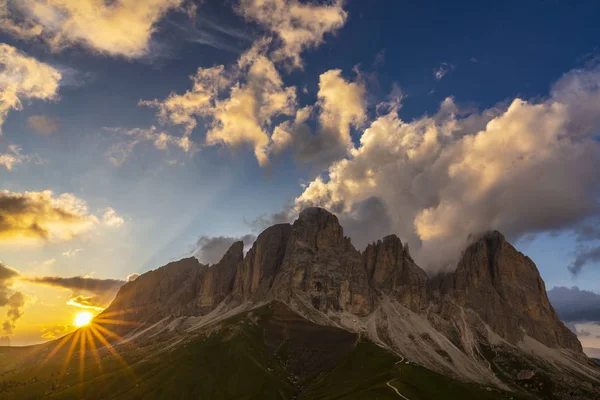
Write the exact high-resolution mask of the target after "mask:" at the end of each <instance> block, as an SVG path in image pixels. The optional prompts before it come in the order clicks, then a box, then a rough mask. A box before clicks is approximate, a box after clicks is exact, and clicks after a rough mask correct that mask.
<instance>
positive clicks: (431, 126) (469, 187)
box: [296, 70, 600, 267]
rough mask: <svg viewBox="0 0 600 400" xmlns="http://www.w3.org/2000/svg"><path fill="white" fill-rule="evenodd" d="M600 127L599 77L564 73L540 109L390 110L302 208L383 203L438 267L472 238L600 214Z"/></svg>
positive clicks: (309, 192) (319, 181)
mask: <svg viewBox="0 0 600 400" xmlns="http://www.w3.org/2000/svg"><path fill="white" fill-rule="evenodd" d="M599 127H600V71H598V70H586V71H583V70H575V71H572V72H570V73H569V74H566V75H565V76H564V77H563V78H561V79H560V80H559V81H558V82H557V84H556V85H554V87H553V89H552V91H551V95H550V97H549V98H548V99H547V100H545V101H541V102H533V101H525V100H522V99H515V100H514V101H512V102H511V103H510V104H509V105H508V106H498V107H495V108H492V109H489V110H485V111H483V112H474V113H465V112H463V111H461V110H460V109H459V108H458V107H456V105H455V103H454V101H453V100H452V99H446V100H445V101H444V102H443V103H442V105H441V106H440V110H439V112H438V113H437V114H436V115H434V116H432V117H428V116H425V117H422V118H419V119H416V120H413V121H411V122H408V123H407V122H404V121H402V120H401V119H400V118H399V117H398V115H397V112H396V111H395V110H392V112H390V113H388V114H386V115H382V116H380V117H378V118H377V119H376V120H375V121H373V122H372V123H371V125H370V127H369V128H368V129H366V130H365V132H364V133H363V134H362V137H361V139H360V146H359V147H358V148H357V149H356V150H353V151H352V154H351V156H350V157H349V158H347V159H344V160H341V161H339V162H337V163H335V164H333V165H332V166H331V167H330V168H329V170H328V178H327V179H324V178H321V177H319V178H316V179H315V180H313V181H312V182H311V183H310V184H309V185H308V186H307V187H306V189H305V190H304V193H303V194H302V195H301V196H299V197H298V198H297V199H296V207H297V208H300V207H303V206H306V205H322V206H326V207H329V208H331V209H334V210H337V211H339V212H340V213H342V214H344V213H350V212H351V211H352V210H353V208H354V205H355V204H357V203H359V202H362V201H365V200H366V199H369V198H371V197H376V198H379V199H380V200H381V202H382V203H383V204H384V205H385V208H386V210H387V213H388V218H389V219H391V221H392V228H393V229H394V231H395V232H397V233H398V234H400V236H401V237H402V239H403V240H407V241H408V242H409V243H410V245H411V247H412V248H413V249H418V251H417V258H419V260H420V261H422V262H423V264H425V265H429V266H430V267H433V266H440V265H443V264H446V263H449V262H452V260H453V259H454V258H455V257H456V256H458V254H459V252H460V251H461V250H462V249H463V248H464V246H465V245H466V244H467V242H468V241H469V237H470V235H477V234H479V233H481V232H483V231H485V230H488V229H499V230H500V231H502V232H504V233H505V234H507V235H509V236H512V237H516V236H519V235H521V234H523V233H526V232H535V231H548V230H556V229H563V228H568V227H572V226H573V225H574V224H576V223H578V222H580V221H581V220H582V219H584V218H586V217H588V216H590V215H593V214H595V213H597V212H598V203H597V193H598V189H599V188H600V175H598V173H597V171H598V169H599V168H600V143H599V142H598V141H597V140H596V139H595V138H594V135H596V134H597V133H598V128H599ZM371 239H375V238H371Z"/></svg>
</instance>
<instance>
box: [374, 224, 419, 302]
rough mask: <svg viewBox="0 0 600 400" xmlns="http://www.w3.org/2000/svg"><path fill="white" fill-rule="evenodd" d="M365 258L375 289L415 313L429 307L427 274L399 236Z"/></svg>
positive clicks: (391, 237)
mask: <svg viewBox="0 0 600 400" xmlns="http://www.w3.org/2000/svg"><path fill="white" fill-rule="evenodd" d="M363 258H364V266H365V270H366V271H367V274H368V277H369V282H370V284H371V286H372V287H373V288H375V289H378V290H381V291H382V292H384V293H386V294H388V295H390V296H392V297H394V298H395V299H396V300H398V302H400V303H401V304H402V305H404V306H405V307H407V308H409V309H411V310H413V311H415V312H418V311H419V310H422V309H424V308H426V307H427V304H428V300H429V295H428V292H429V290H428V289H429V282H428V281H429V280H428V278H427V274H426V273H425V271H423V270H422V269H421V268H419V266H417V264H415V263H414V261H413V260H412V258H411V257H410V255H409V254H408V250H407V249H405V248H404V246H402V242H401V241H400V239H399V238H398V236H396V235H389V236H386V237H384V238H383V240H379V241H378V242H377V243H373V244H370V245H368V246H367V248H366V250H365V252H364V254H363Z"/></svg>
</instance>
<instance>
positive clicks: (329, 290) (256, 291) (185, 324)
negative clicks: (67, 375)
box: [100, 208, 600, 389]
mask: <svg viewBox="0 0 600 400" xmlns="http://www.w3.org/2000/svg"><path fill="white" fill-rule="evenodd" d="M177 263H182V264H181V266H182V267H181V269H178V268H176V267H175V265H178V264H177ZM167 267H168V270H169V271H170V274H174V275H178V276H179V277H178V278H177V277H169V279H166V282H167V283H164V282H159V281H160V280H161V279H164V277H163V275H164V274H165V273H164V272H161V269H162V268H167ZM162 268H159V269H157V270H154V271H149V272H148V273H146V274H143V275H142V276H140V277H139V278H138V279H137V280H136V281H133V282H130V283H127V284H126V285H125V286H124V287H123V288H122V289H121V290H120V291H119V293H118V294H117V297H116V298H115V301H114V302H113V303H112V304H111V305H110V306H109V307H108V308H107V310H106V311H105V312H104V313H103V314H106V315H110V314H112V313H115V314H119V313H120V314H123V318H124V319H127V320H131V321H137V322H140V323H141V326H139V327H134V328H132V327H131V326H127V325H118V326H115V328H116V329H118V330H119V333H120V334H122V335H124V336H125V337H128V336H132V335H140V334H153V333H152V332H158V331H161V330H162V331H164V330H165V329H172V327H173V324H175V325H178V326H180V328H178V329H186V330H193V329H196V328H195V327H198V326H204V325H206V324H208V323H211V321H213V322H214V321H218V320H219V319H220V318H221V317H222V316H223V315H234V314H235V313H238V312H242V311H244V310H248V309H252V308H253V307H256V306H257V305H260V304H266V303H269V302H272V301H280V302H282V303H284V304H287V305H288V306H289V307H290V308H291V309H292V310H294V312H296V313H298V314H299V315H302V316H303V317H304V318H306V319H308V320H310V321H312V322H315V323H317V324H321V325H330V326H335V327H339V328H342V329H345V330H347V331H350V332H355V333H358V334H360V335H363V336H365V337H368V338H369V339H370V340H373V341H374V342H375V343H378V344H379V345H381V346H383V347H385V348H387V349H389V350H391V351H393V352H395V353H397V354H402V355H403V356H406V357H409V358H410V359H411V360H414V362H416V363H418V364H420V365H423V366H424V367H426V368H429V369H431V370H433V371H436V372H439V373H442V374H445V375H448V376H451V377H454V378H456V379H460V380H465V381H472V382H477V383H479V384H486V385H492V386H496V387H499V388H502V389H506V388H509V387H514V385H517V386H519V385H522V384H528V383H523V382H521V381H519V378H518V377H519V373H521V375H520V376H521V377H522V376H524V375H528V374H529V373H528V372H527V373H522V371H529V370H530V369H531V371H539V372H537V373H539V374H541V373H542V372H541V371H542V370H543V367H542V366H543V365H544V364H545V363H548V362H549V363H550V364H551V365H552V368H553V369H555V370H557V371H560V370H561V369H565V370H569V371H572V373H573V374H574V376H575V375H576V376H585V377H586V378H585V379H590V380H592V381H596V382H600V375H599V374H598V371H597V370H593V369H592V368H591V367H590V365H589V360H588V359H587V357H585V355H584V354H583V352H582V348H581V344H580V343H579V341H578V340H577V338H576V336H575V335H574V334H573V333H572V332H570V331H569V330H568V329H567V328H566V327H565V326H564V324H562V322H560V320H559V319H558V317H557V316H556V313H555V312H554V309H553V308H552V305H551V304H550V302H549V301H548V298H547V295H546V292H545V286H544V283H543V280H542V279H541V276H540V275H539V271H538V270H537V267H536V266H535V264H534V263H533V262H532V261H531V260H530V259H529V258H528V257H526V256H525V255H523V254H522V253H520V252H518V251H517V250H516V249H515V248H514V247H513V246H512V245H510V243H508V242H507V241H506V239H505V238H504V236H502V235H501V234H500V233H499V232H497V231H492V232H489V233H486V234H485V235H483V236H482V237H481V238H480V239H478V240H476V241H475V242H474V243H472V244H471V245H470V246H469V247H468V248H467V249H466V250H465V252H464V253H463V255H462V257H461V260H460V261H459V263H458V264H457V268H456V270H455V271H454V272H452V273H447V274H445V275H440V276H435V277H431V278H430V277H429V276H427V274H426V273H425V271H424V270H423V269H421V268H420V267H419V266H418V265H417V264H416V263H415V262H414V260H413V259H412V257H410V254H409V252H408V248H407V246H405V245H403V244H402V242H401V241H400V239H399V238H398V237H397V236H395V235H389V236H386V237H385V238H383V239H382V240H379V241H377V242H374V243H372V244H370V245H368V246H367V248H366V249H365V250H364V251H363V252H362V253H361V252H359V251H358V250H356V249H355V248H354V246H353V245H352V243H351V241H350V239H349V238H347V237H345V236H344V234H343V228H342V227H341V225H340V224H339V221H338V219H337V217H336V216H335V215H333V214H331V213H329V212H328V211H326V210H324V209H320V208H308V209H305V210H304V211H302V212H301V213H300V215H299V217H298V219H297V220H296V221H295V222H294V223H293V224H279V225H274V226H272V227H269V228H267V229H266V230H265V231H264V232H262V233H261V234H260V235H259V236H258V237H257V239H256V241H255V243H254V244H253V246H252V248H251V249H250V250H249V251H248V253H247V254H246V256H243V244H242V243H241V242H237V243H234V244H233V245H232V246H231V248H230V249H229V250H228V251H227V252H226V254H225V255H224V256H223V258H222V259H221V261H219V263H217V264H215V265H213V266H205V265H202V264H200V263H199V262H198V261H197V260H196V261H195V263H194V261H193V260H191V259H184V260H181V261H179V262H175V263H170V264H168V265H167V266H165V267H162ZM144 276H146V278H144V279H142V280H141V281H140V278H143V277H144ZM155 280H156V282H155V284H153V283H152V282H154V281H155ZM138 281H139V283H137V282H138ZM173 282H175V283H177V282H180V284H178V285H175V286H173V285H170V284H169V283H173ZM142 286H143V288H142ZM136 287H140V289H131V288H136ZM156 287H158V288H164V290H169V288H170V289H171V290H172V291H173V293H172V294H173V295H172V296H170V298H169V301H166V302H165V301H163V300H162V299H163V297H164V293H163V291H162V290H163V289H161V290H159V291H158V293H157V292H156V290H157V289H156ZM138 293H143V294H141V295H140V296H139V297H136V296H137V294H138ZM147 293H152V294H151V295H148V294H147ZM155 295H156V296H157V297H153V296H155ZM132 296H133V298H131V299H129V297H132ZM161 296H162V297H161ZM144 302H148V305H149V306H147V305H146V304H145V303H144ZM128 309H135V310H147V315H144V314H143V312H142V311H135V312H131V313H129V312H128V311H127V310H128ZM103 314H101V315H100V317H102V315H103ZM165 319H167V320H170V321H171V322H170V323H169V324H166V323H163V324H157V323H158V322H159V321H163V320H165ZM167 326H169V327H170V328H166V327H167ZM486 352H488V353H489V354H488V353H486ZM532 355H533V356H532ZM531 357H533V358H531ZM506 359H510V360H519V362H521V360H527V361H526V362H524V365H525V366H526V367H524V368H521V369H519V370H518V371H517V370H514V371H509V372H507V371H506V369H507V367H506V365H508V364H510V363H509V362H506V363H504V364H502V362H503V361H506ZM530 359H531V360H530ZM505 364H506V365H505ZM492 365H494V366H495V367H496V370H495V369H494V368H493V367H492ZM528 368H530V369H528ZM501 370H502V371H503V372H502V373H501V372H499V371H501ZM534 374H535V372H534ZM565 379H566V378H565ZM569 379H570V378H569ZM569 379H567V380H566V381H565V382H563V383H561V384H562V385H563V386H565V387H570V386H572V385H574V382H575V381H572V380H569Z"/></svg>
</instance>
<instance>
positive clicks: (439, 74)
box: [433, 62, 456, 81]
mask: <svg viewBox="0 0 600 400" xmlns="http://www.w3.org/2000/svg"><path fill="white" fill-rule="evenodd" d="M454 69H456V67H455V66H454V65H453V64H449V63H447V62H443V63H441V64H440V66H439V67H437V68H434V69H433V76H434V77H435V79H437V80H438V81H439V80H441V79H442V78H443V77H444V76H446V75H447V74H448V73H449V72H450V71H453V70H454Z"/></svg>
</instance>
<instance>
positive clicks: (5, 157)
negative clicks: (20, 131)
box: [0, 132, 33, 171]
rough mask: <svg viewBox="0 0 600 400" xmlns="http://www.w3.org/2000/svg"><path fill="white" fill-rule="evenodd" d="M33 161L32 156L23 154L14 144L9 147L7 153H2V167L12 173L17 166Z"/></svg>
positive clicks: (0, 157)
mask: <svg viewBox="0 0 600 400" xmlns="http://www.w3.org/2000/svg"><path fill="white" fill-rule="evenodd" d="M0 133H1V132H0ZM32 159H33V157H32V156H28V155H25V154H23V153H21V148H20V147H19V146H17V145H14V144H11V145H8V146H7V147H6V151H5V152H4V153H0V165H2V166H4V167H5V168H6V169H7V170H9V171H12V170H13V168H14V167H15V165H19V164H24V163H27V162H30V161H31V160H32Z"/></svg>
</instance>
